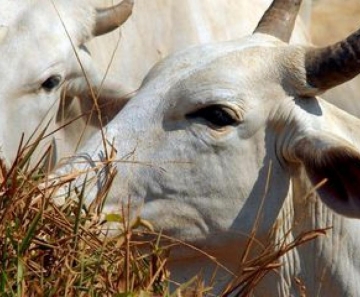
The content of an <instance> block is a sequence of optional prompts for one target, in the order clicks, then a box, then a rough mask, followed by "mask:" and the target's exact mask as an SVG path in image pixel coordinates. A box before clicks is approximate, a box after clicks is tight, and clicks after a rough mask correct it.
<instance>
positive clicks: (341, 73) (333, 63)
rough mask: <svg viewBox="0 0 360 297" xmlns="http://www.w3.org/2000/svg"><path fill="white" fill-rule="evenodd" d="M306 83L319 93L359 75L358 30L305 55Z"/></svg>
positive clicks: (312, 49)
mask: <svg viewBox="0 0 360 297" xmlns="http://www.w3.org/2000/svg"><path fill="white" fill-rule="evenodd" d="M305 70H306V80H307V83H308V84H309V85H310V86H312V87H314V88H317V89H318V90H319V91H320V92H321V91H325V90H328V89H330V88H332V87H335V86H337V85H339V84H342V83H344V82H346V81H348V80H350V79H352V78H354V77H355V76H356V75H358V74H359V73H360V29H359V30H358V31H356V32H354V33H353V34H351V35H350V36H349V37H348V38H346V39H344V40H342V41H340V42H338V43H335V44H333V45H330V46H327V47H323V48H311V49H308V50H307V52H306V53H305Z"/></svg>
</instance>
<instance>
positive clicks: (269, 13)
mask: <svg viewBox="0 0 360 297" xmlns="http://www.w3.org/2000/svg"><path fill="white" fill-rule="evenodd" d="M301 1H302V0H274V1H273V3H272V4H271V5H270V7H269V8H268V9H267V10H266V11H265V13H264V15H263V17H262V18H261V20H260V22H259V23H258V25H257V27H256V29H255V31H254V33H264V34H268V35H272V36H274V37H276V38H278V39H280V40H282V41H284V42H289V40H290V37H291V33H292V31H293V29H294V25H295V20H296V16H297V14H298V12H299V9H300V6H301Z"/></svg>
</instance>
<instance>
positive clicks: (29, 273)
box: [0, 132, 325, 297]
mask: <svg viewBox="0 0 360 297" xmlns="http://www.w3.org/2000/svg"><path fill="white" fill-rule="evenodd" d="M44 134H45V132H43V133H41V135H40V136H39V138H38V139H36V140H35V141H34V144H33V145H31V146H28V147H26V146H25V145H24V146H23V147H20V148H19V152H18V156H17V158H16V161H15V162H14V164H13V165H12V166H11V167H7V166H5V164H4V162H2V161H1V162H0V168H1V172H0V182H1V184H0V263H1V264H0V265H1V266H0V295H1V296H29V297H30V296H118V297H122V296H124V297H125V296H129V297H130V296H171V294H170V292H169V289H168V287H169V280H168V276H169V274H168V272H167V270H166V260H167V255H168V249H169V246H170V245H169V246H165V247H164V246H160V245H159V242H160V241H159V240H158V239H160V235H159V236H154V237H153V238H154V239H153V240H146V241H145V240H141V241H136V240H134V238H133V234H137V235H139V233H143V232H145V233H146V232H147V231H151V226H150V225H149V223H147V222H143V221H141V220H140V219H136V220H135V221H133V222H128V221H127V220H125V219H124V218H125V217H126V216H125V215H122V214H119V215H110V216H108V217H106V218H105V219H107V220H108V221H112V222H116V223H120V225H121V226H122V232H121V234H120V235H119V236H116V237H106V236H104V235H103V233H102V232H103V231H102V230H103V228H102V227H103V224H104V219H102V218H101V216H100V214H99V213H98V212H97V211H96V210H97V209H101V207H93V208H92V209H89V208H88V207H87V206H85V205H84V204H83V203H82V201H83V200H84V197H83V194H84V189H75V192H74V193H73V195H75V196H76V197H77V198H78V199H68V200H67V202H66V203H65V204H64V205H62V206H61V207H59V206H57V205H55V204H54V203H53V202H52V201H51V197H52V196H53V195H54V193H55V192H56V190H57V189H58V188H59V187H60V186H62V185H64V184H66V183H71V182H72V180H73V179H74V178H76V177H75V176H68V177H65V178H63V179H62V180H61V182H57V183H56V184H55V183H54V182H52V181H51V180H48V178H47V176H48V175H47V171H48V170H47V167H46V166H47V165H46V159H47V158H49V157H50V155H51V153H52V147H51V146H50V147H49V148H48V150H46V152H45V154H44V155H43V157H42V158H41V160H40V161H39V162H37V163H35V164H36V165H35V166H34V167H33V168H32V167H31V166H30V161H31V156H32V154H33V152H34V150H35V149H36V147H37V146H38V145H39V143H40V140H41V137H43V135H44ZM32 162H33V161H32ZM108 165H109V164H107V166H108ZM114 174H116V172H115V171H112V174H110V178H109V179H108V183H107V184H106V185H105V188H104V191H102V192H101V194H100V196H99V197H98V198H97V203H99V205H100V204H101V203H102V200H103V199H105V197H106V193H107V192H108V190H109V188H110V186H111V183H112V180H113V176H114ZM139 227H142V229H141V230H142V231H140V230H139ZM324 232H325V230H314V231H310V232H305V233H303V234H302V235H301V236H299V237H298V238H296V239H295V240H294V241H293V242H291V243H285V242H286V240H285V239H284V242H282V243H279V244H277V245H268V246H267V247H266V248H264V250H263V251H262V252H261V253H260V254H259V255H258V256H257V257H256V258H251V259H249V257H247V255H248V254H249V251H250V250H251V248H252V245H253V243H254V236H253V237H252V239H250V240H249V242H248V245H247V249H246V251H245V254H244V256H243V259H242V261H241V263H242V264H241V266H240V274H239V276H238V277H237V278H236V279H234V280H233V281H232V282H231V283H229V285H228V287H227V288H226V290H224V292H223V294H222V296H228V295H229V294H231V293H235V292H236V294H237V296H251V295H252V291H253V289H254V288H255V287H256V285H257V284H258V283H259V281H260V280H261V279H262V278H263V277H264V276H265V275H266V274H267V273H268V272H270V271H272V270H276V269H277V268H279V266H280V265H281V262H280V260H279V259H280V258H281V256H283V255H284V254H285V253H287V252H289V251H290V250H291V249H293V248H295V247H297V246H298V245H301V244H304V243H306V242H308V241H309V240H313V239H315V238H316V237H318V236H319V235H322V234H324ZM150 233H152V232H150ZM101 234H102V236H100V235H101ZM137 238H138V237H137ZM174 243H175V244H179V242H177V241H174ZM145 245H146V249H145V248H144V246H145ZM144 251H146V252H144ZM190 286H195V288H193V289H192V290H189V288H188V287H190ZM182 292H183V293H182ZM184 292H188V293H184ZM189 292H191V294H190V295H189ZM210 292H211V288H204V287H203V284H202V282H201V281H199V282H196V281H194V282H192V283H191V282H189V283H188V284H183V285H182V286H181V288H180V289H179V290H178V291H177V292H175V293H173V296H205V295H206V296H211V293H210Z"/></svg>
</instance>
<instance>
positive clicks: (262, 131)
mask: <svg viewBox="0 0 360 297" xmlns="http://www.w3.org/2000/svg"><path fill="white" fill-rule="evenodd" d="M293 5H294V6H293ZM298 5H299V1H296V0H294V1H290V0H289V1H286V0H284V1H281V0H279V1H276V0H275V1H274V5H273V6H272V9H270V10H269V11H268V13H267V14H265V15H264V17H263V19H262V21H261V22H260V25H259V26H258V28H257V30H256V32H255V33H254V34H253V35H251V36H248V37H245V38H239V39H234V40H232V41H227V42H218V43H211V44H207V45H201V46H197V47H192V48H190V49H187V50H183V51H180V52H177V53H175V54H173V55H171V56H170V57H168V58H166V59H165V60H163V61H161V62H160V63H158V64H157V65H156V66H155V67H154V68H153V69H152V70H151V71H150V72H149V73H148V75H147V76H146V78H145V79H144V81H143V83H142V85H141V87H140V89H139V90H138V93H137V94H136V96H134V97H133V98H132V99H131V100H130V102H129V103H128V104H127V105H125V107H124V108H123V109H122V111H121V112H120V113H119V114H118V115H117V116H116V117H115V118H114V119H113V120H112V121H111V122H110V123H109V124H108V125H107V127H106V131H107V137H108V139H109V140H111V141H112V140H113V139H114V146H115V147H116V151H117V156H116V158H115V159H114V160H113V161H115V166H116V169H117V171H118V174H117V176H116V178H115V182H114V183H113V184H114V186H113V188H112V189H111V191H110V193H109V195H108V197H107V200H106V203H105V207H104V212H110V213H113V212H120V209H121V207H122V206H124V204H126V202H127V201H128V198H129V197H130V198H131V207H132V208H131V209H132V211H133V215H134V216H135V215H137V214H140V215H141V217H142V218H144V219H146V220H149V221H151V222H152V224H153V225H154V227H155V228H156V230H161V231H162V233H163V234H167V235H169V236H173V237H175V238H176V239H179V240H182V241H185V242H188V243H191V244H193V245H195V246H197V247H198V248H200V249H202V250H203V251H205V252H206V253H208V254H210V255H211V256H213V257H215V258H216V260H217V261H218V262H220V263H221V264H222V265H223V266H225V267H226V268H227V269H228V270H230V271H231V272H232V273H234V274H235V275H236V273H237V269H238V261H237V259H239V258H240V256H241V254H242V252H243V250H244V248H245V243H246V242H247V240H248V238H247V236H248V235H249V234H250V233H251V231H252V228H253V226H254V223H255V221H256V220H257V218H258V219H259V225H258V228H257V232H256V239H257V243H258V249H260V250H261V247H262V245H267V244H268V243H269V240H270V241H271V242H275V243H276V242H281V241H282V240H283V238H284V237H285V236H287V238H288V240H291V239H292V238H295V237H296V236H297V235H298V234H300V233H301V232H303V231H306V230H312V229H316V228H323V227H332V230H330V231H329V232H328V234H327V236H326V237H321V238H319V239H317V240H316V241H314V242H311V243H308V244H307V245H304V246H301V247H298V248H296V249H295V250H293V251H292V252H290V253H288V254H286V255H285V256H284V257H283V258H282V263H283V265H282V266H281V267H280V268H279V269H277V270H276V271H274V272H270V273H269V275H268V276H267V277H265V279H264V280H263V281H261V282H260V284H259V285H258V286H257V287H256V289H255V291H254V296H303V295H302V294H303V293H304V291H305V295H306V296H358V294H359V292H360V283H359V279H360V260H359V259H360V250H359V247H360V221H359V220H357V219H354V218H360V200H359V199H360V192H359V186H358V185H359V184H360V136H359V135H358V133H359V132H358V131H360V120H359V119H357V118H354V117H353V116H351V115H349V114H347V113H346V112H344V111H342V110H340V109H338V108H337V107H335V106H333V105H331V104H329V103H327V102H325V101H324V100H322V99H320V98H318V97H317V95H319V94H321V93H323V92H324V91H326V90H328V89H330V88H332V87H334V86H336V85H338V84H341V83H343V82H345V81H347V80H349V79H351V78H352V77H353V76H355V75H357V73H358V72H359V71H360V66H359V63H358V58H357V57H358V56H359V55H360V33H359V31H358V32H356V33H354V34H353V35H351V36H350V37H349V38H348V39H346V40H344V41H342V42H341V43H339V44H336V45H334V46H330V47H325V48H320V49H316V48H311V47H304V46H299V45H289V44H287V41H288V39H289V35H290V34H291V30H292V27H293V21H294V15H293V13H295V12H296V10H297V8H298ZM82 151H83V153H81V154H79V155H78V156H77V157H74V159H73V160H72V162H70V163H68V164H66V165H64V166H63V167H62V168H60V169H58V171H57V174H59V175H62V174H68V173H69V172H72V171H77V172H81V171H82V170H85V171H88V170H89V169H91V168H93V167H94V166H97V165H99V164H101V160H103V159H104V156H105V155H106V154H105V152H104V149H103V147H102V137H101V135H100V134H98V135H95V136H94V137H92V138H91V139H90V140H89V142H88V143H87V144H86V145H85V146H84V148H83V150H82ZM78 161H79V162H78ZM107 170H108V168H107V167H106V166H105V167H104V170H96V171H95V170H91V171H89V173H88V180H89V179H91V177H92V176H94V175H95V173H96V174H97V175H96V176H95V177H96V183H95V184H94V187H93V188H92V189H91V190H90V188H88V190H89V192H88V195H87V203H90V202H91V201H92V200H93V199H94V197H95V195H96V193H97V191H98V190H99V188H101V182H102V181H103V180H104V176H105V175H106V173H107ZM323 181H325V184H324V185H322V187H320V188H319V189H318V190H317V191H315V190H314V187H315V186H316V185H317V184H318V183H320V182H323ZM77 182H78V183H79V184H80V183H81V182H82V179H81V178H79V179H78V180H77ZM258 213H260V215H259V216H258ZM274 226H275V227H274ZM270 230H272V232H271V237H270V238H268V235H269V231H270ZM255 250H256V248H254V253H255ZM215 266H216V264H214V262H213V261H212V260H210V259H209V258H208V257H206V256H204V254H201V253H199V252H197V251H194V250H192V249H188V248H186V247H179V249H178V250H176V251H175V252H174V253H173V254H172V257H171V261H170V269H171V277H172V278H173V279H175V280H176V281H180V282H184V281H185V280H188V279H190V278H191V277H192V276H193V275H195V274H196V273H203V274H204V279H205V282H209V281H210V279H211V277H212V276H213V272H214V268H215ZM217 273H218V274H217V277H216V278H215V280H216V283H215V285H216V286H215V287H216V289H215V292H217V293H216V294H218V293H219V292H221V289H222V287H223V286H224V284H225V283H226V282H227V281H228V279H229V278H230V275H229V273H228V272H226V271H224V270H223V269H222V268H218V270H217ZM299 283H300V284H301V285H303V286H304V287H303V288H302V289H301V290H300V289H299V287H300V285H299ZM301 291H302V293H301Z"/></svg>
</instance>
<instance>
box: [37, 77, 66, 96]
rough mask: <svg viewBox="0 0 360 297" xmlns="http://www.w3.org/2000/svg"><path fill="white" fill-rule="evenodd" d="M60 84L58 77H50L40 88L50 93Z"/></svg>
mask: <svg viewBox="0 0 360 297" xmlns="http://www.w3.org/2000/svg"><path fill="white" fill-rule="evenodd" d="M60 82H61V76H60V75H52V76H50V77H49V78H48V79H46V80H45V81H44V82H43V83H42V84H41V88H42V89H44V90H45V91H47V92H50V91H52V90H53V89H55V88H57V87H58V86H59V85H60Z"/></svg>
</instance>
